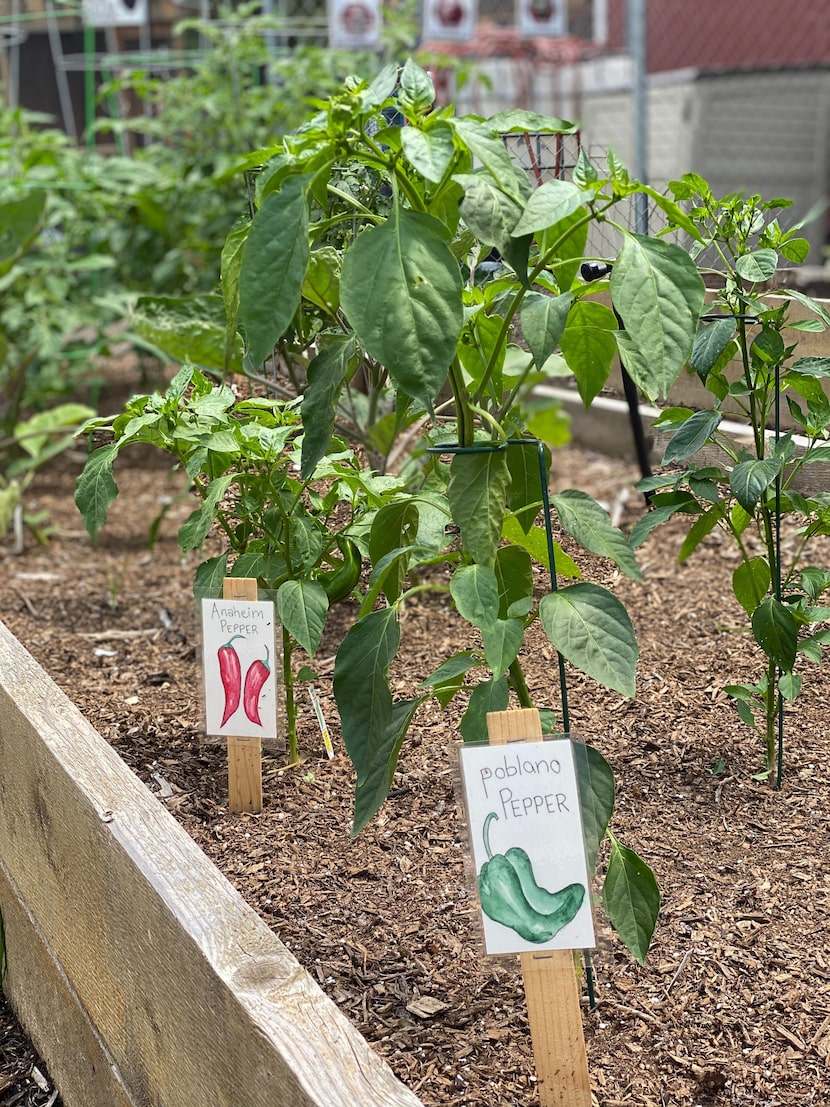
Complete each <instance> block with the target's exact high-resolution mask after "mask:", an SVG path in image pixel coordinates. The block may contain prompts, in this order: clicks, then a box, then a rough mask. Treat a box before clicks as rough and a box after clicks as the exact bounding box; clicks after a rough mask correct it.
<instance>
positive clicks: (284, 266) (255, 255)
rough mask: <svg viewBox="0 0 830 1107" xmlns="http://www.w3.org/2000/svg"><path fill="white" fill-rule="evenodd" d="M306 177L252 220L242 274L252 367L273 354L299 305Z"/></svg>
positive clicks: (242, 310) (293, 180) (292, 181)
mask: <svg viewBox="0 0 830 1107" xmlns="http://www.w3.org/2000/svg"><path fill="white" fill-rule="evenodd" d="M308 185H309V178H308V177H307V176H290V177H288V178H287V180H286V181H285V182H284V184H283V186H282V188H281V189H280V190H279V192H273V193H271V195H270V196H268V197H267V199H266V200H264V202H263V204H262V206H261V207H260V208H259V210H258V211H257V213H256V215H255V216H254V219H253V222H252V223H251V230H250V233H249V235H248V244H247V246H246V247H245V256H244V257H243V259H242V268H241V271H240V274H239V318H240V323H241V325H242V329H243V331H244V334H245V341H246V343H247V360H248V363H249V364H250V365H251V366H252V367H254V368H257V367H258V366H260V365H261V364H262V363H263V362H264V361H265V359H266V358H267V357H268V356H269V355H270V354H271V351H272V350H273V349H274V347H275V346H276V344H277V341H278V340H279V339H280V338H281V337H282V335H283V334H284V333H285V330H286V328H287V327H288V325H289V323H290V322H291V320H292V319H293V318H294V313H295V312H296V310H297V308H298V307H299V304H300V296H301V292H302V287H303V279H304V278H305V272H306V267H307V265H308V258H309V242H308V199H307V189H308Z"/></svg>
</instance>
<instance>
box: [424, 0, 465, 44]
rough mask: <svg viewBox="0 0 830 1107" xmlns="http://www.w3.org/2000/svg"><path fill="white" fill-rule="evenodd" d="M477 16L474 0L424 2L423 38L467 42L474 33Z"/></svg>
mask: <svg viewBox="0 0 830 1107" xmlns="http://www.w3.org/2000/svg"><path fill="white" fill-rule="evenodd" d="M477 16H478V12H477V4H476V0H424V28H423V35H424V38H425V39H435V38H443V39H449V40H450V41H453V42H467V41H468V40H469V39H471V38H472V37H473V34H474V33H475V29H476V22H477Z"/></svg>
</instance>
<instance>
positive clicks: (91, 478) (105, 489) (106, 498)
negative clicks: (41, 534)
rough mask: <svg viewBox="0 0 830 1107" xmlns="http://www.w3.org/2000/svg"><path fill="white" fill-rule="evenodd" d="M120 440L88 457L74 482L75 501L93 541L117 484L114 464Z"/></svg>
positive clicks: (112, 498) (113, 497) (115, 492)
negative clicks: (113, 473)
mask: <svg viewBox="0 0 830 1107" xmlns="http://www.w3.org/2000/svg"><path fill="white" fill-rule="evenodd" d="M119 447H120V443H118V442H111V443H110V444H109V445H107V446H99V448H98V449H97V450H93V452H92V453H91V454H90V455H89V457H87V459H86V464H85V465H84V467H83V469H82V470H81V472H80V474H79V476H78V478H77V480H76V481H75V504H76V506H77V508H78V510H79V511H80V513H81V515H82V516H83V520H84V526H85V527H86V529H87V531H88V532H89V535H90V537H91V538H92V539H93V540H94V539H95V538H96V537H97V535H98V531H99V530H100V529H101V527H102V526H103V525H104V523H105V522H106V519H107V512H108V511H109V509H110V505H111V504H112V502H113V500H114V499H115V497H116V496H117V495H118V485H117V484H116V483H115V480H114V478H113V475H112V463H113V461H114V460H115V458H116V456H117V455H118V450H119Z"/></svg>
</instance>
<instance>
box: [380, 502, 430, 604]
mask: <svg viewBox="0 0 830 1107" xmlns="http://www.w3.org/2000/svg"><path fill="white" fill-rule="evenodd" d="M418 522H419V512H418V505H417V503H416V502H415V501H414V500H410V499H404V500H398V501H396V502H394V503H390V504H385V505H384V506H383V507H382V508H381V509H380V511H378V513H377V515H375V517H374V519H373V520H372V529H371V531H370V532H369V557H370V558H371V561H372V565H373V567H374V572H373V577H374V575H375V572H378V570H380V568H381V563H382V562H383V560H384V558H388V557H389V555H390V554H393V553H394V554H396V555H397V556H395V557H394V558H393V559H392V560H391V561H390V562H389V566H388V569H387V570H386V571H385V572H383V573H382V574H379V576H378V582H379V584H380V589H381V591H382V592H383V594H384V595H385V596H386V598H387V600H388V601H389V602H390V603H394V601H395V600H397V599H398V597H399V596H400V594H401V591H402V590H403V586H404V581H405V580H406V572H407V566H408V563H409V558H408V556H407V551H409V550H412V549H413V548H414V546H415V543H416V540H417V537H418Z"/></svg>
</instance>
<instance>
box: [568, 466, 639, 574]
mask: <svg viewBox="0 0 830 1107" xmlns="http://www.w3.org/2000/svg"><path fill="white" fill-rule="evenodd" d="M551 503H552V504H553V506H554V507H555V508H556V513H557V515H558V516H559V522H560V523H561V524H562V527H563V529H564V530H565V531H566V532H567V533H568V534H569V535H570V536H571V537H572V538H575V539H576V540H577V542H579V544H580V545H581V546H584V547H585V549H586V550H590V552H591V553H595V554H597V555H598V556H599V557H607V558H610V559H611V560H612V561H613V562H614V564H615V565H616V566H617V567H618V568H620V569H621V570H622V571H623V572H624V573H625V574H626V576H629V577H631V578H632V579H633V580H642V579H643V574H642V573H641V572H640V566H639V565H638V564H637V559H636V558H635V556H634V553H633V551H632V549H631V546H630V545H629V542H628V539H627V538H626V537H625V535H624V534H623V532H622V531H621V530H620V529H619V528H618V527H615V526H613V525H612V523H611V518H610V516H609V515H608V512H607V511H606V510H605V508H604V507H602V506H601V505H600V504H598V503H597V501H596V500H595V499H593V497H591V496H589V495H588V494H587V492H580V491H579V490H578V489H574V488H569V489H566V490H565V491H564V492H560V493H559V494H558V495H555V496H552V497H551Z"/></svg>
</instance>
